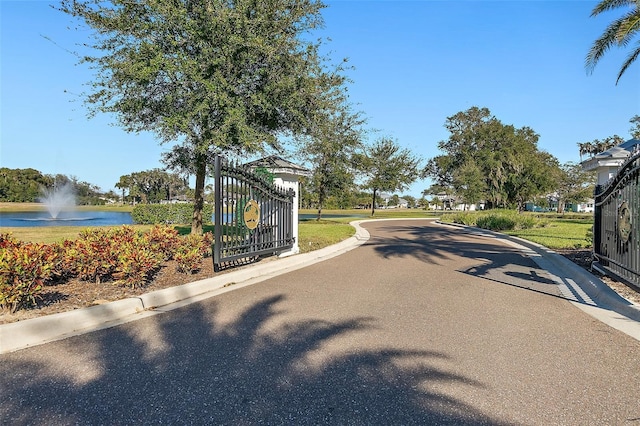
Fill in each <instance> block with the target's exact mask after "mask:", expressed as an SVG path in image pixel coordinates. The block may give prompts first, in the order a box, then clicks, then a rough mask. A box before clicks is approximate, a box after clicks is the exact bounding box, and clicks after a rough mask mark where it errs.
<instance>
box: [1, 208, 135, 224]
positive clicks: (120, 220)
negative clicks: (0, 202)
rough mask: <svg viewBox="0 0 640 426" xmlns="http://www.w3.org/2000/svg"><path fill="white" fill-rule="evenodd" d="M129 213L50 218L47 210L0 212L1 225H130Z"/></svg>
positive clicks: (68, 214) (64, 214) (71, 214)
mask: <svg viewBox="0 0 640 426" xmlns="http://www.w3.org/2000/svg"><path fill="white" fill-rule="evenodd" d="M132 224H133V219H131V213H127V212H104V211H72V212H61V213H60V215H59V216H58V218H57V219H52V218H51V217H50V216H49V214H48V213H47V212H23V213H0V228H2V227H20V228H24V227H35V226H106V225H116V226H117V225H132Z"/></svg>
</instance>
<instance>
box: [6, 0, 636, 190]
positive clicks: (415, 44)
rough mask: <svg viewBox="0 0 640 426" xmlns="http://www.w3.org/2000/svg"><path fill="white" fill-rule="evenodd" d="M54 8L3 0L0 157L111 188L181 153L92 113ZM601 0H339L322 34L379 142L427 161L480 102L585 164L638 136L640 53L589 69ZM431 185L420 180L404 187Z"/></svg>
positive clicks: (72, 37)
mask: <svg viewBox="0 0 640 426" xmlns="http://www.w3.org/2000/svg"><path fill="white" fill-rule="evenodd" d="M50 4H51V2H49V1H24V0H23V1H5V0H0V18H1V21H0V24H1V25H0V26H1V46H0V47H1V53H0V55H1V56H0V75H1V80H0V84H1V86H0V114H1V115H0V165H1V166H2V167H9V168H28V167H31V168H34V169H37V170H40V171H41V172H43V173H45V174H56V173H62V174H66V175H69V176H75V177H77V178H78V179H79V180H82V181H86V182H90V183H92V184H96V185H98V186H100V187H101V188H102V189H103V190H105V191H108V190H110V189H113V187H114V185H115V183H116V182H117V181H118V180H119V178H120V176H122V175H126V174H130V173H132V172H137V171H142V170H148V169H152V168H155V167H162V164H161V163H160V155H161V153H162V152H164V151H166V150H168V149H169V147H168V146H161V145H159V144H158V143H157V139H156V138H155V137H154V136H153V135H152V134H139V135H135V134H128V133H126V132H124V131H123V130H122V129H120V128H119V127H117V126H113V125H112V123H114V122H115V120H114V118H113V117H109V116H104V115H102V116H98V117H96V118H92V119H88V118H87V110H86V109H85V107H84V105H83V104H82V102H81V100H80V99H79V98H78V96H77V94H79V93H82V92H83V91H85V87H84V84H85V83H87V82H88V81H90V79H91V73H90V71H89V70H87V69H86V68H85V67H83V66H79V65H76V62H77V60H76V58H75V57H74V56H73V55H71V54H70V53H68V51H67V50H76V47H75V45H76V44H77V43H82V42H83V41H85V40H86V37H87V36H88V34H87V32H86V31H75V30H73V29H69V28H68V27H69V26H70V25H71V24H72V21H71V20H70V18H69V17H68V16H66V15H64V14H62V13H60V12H57V11H55V10H53V9H52V8H51V7H50V6H49V5H50ZM595 4H596V2H593V1H583V0H576V1H570V0H564V1H551V0H549V1H545V0H537V1H535V0H533V1H521V0H511V1H485V0H477V1H473V0H468V1H427V0H423V1H356V0H334V1H328V2H327V5H328V7H327V8H326V9H325V10H324V12H323V15H324V17H325V28H324V30H323V31H322V32H321V35H323V36H325V37H330V38H331V42H330V43H329V45H328V48H329V50H330V51H331V54H332V55H333V56H335V58H336V60H338V59H341V58H343V57H347V58H349V62H350V64H351V65H353V66H354V67H355V70H353V71H351V72H349V76H350V77H351V78H352V80H353V84H351V85H350V87H349V93H350V96H351V100H352V102H353V103H354V104H356V108H357V109H359V110H361V111H363V112H364V114H365V115H366V116H367V117H368V119H369V123H368V127H370V128H372V129H377V130H378V132H377V133H374V134H372V136H371V138H372V139H375V138H376V137H380V136H388V137H392V138H394V139H396V140H397V141H398V142H399V143H400V144H401V145H402V146H405V147H407V148H409V149H411V150H412V151H413V152H415V154H417V155H419V156H420V157H422V158H424V159H425V160H426V159H428V158H431V157H433V156H435V155H438V154H439V152H438V149H437V143H438V142H439V141H441V140H444V139H447V137H448V133H447V132H446V130H445V129H444V127H443V126H444V123H445V121H446V118H447V117H448V116H451V115H454V114H455V113H457V112H460V111H464V110H467V109H468V108H470V107H472V106H479V107H487V108H489V110H491V112H492V113H493V114H494V115H495V116H496V117H497V118H498V119H500V120H501V121H502V122H503V123H505V124H513V125H514V126H516V127H523V126H528V127H531V128H532V129H533V130H534V131H536V132H537V133H538V134H539V135H540V140H539V143H538V145H539V148H540V149H543V150H546V151H548V152H550V153H551V154H553V155H554V156H556V157H557V158H558V159H559V160H560V161H561V162H567V161H578V160H579V156H578V150H577V145H576V144H577V143H578V142H588V141H592V140H594V139H602V138H605V137H608V136H612V135H614V134H618V135H620V136H622V137H623V138H625V139H626V138H628V137H629V129H630V127H631V124H630V123H629V119H630V118H631V117H632V116H634V115H636V114H640V61H639V62H637V63H636V64H634V65H633V66H632V67H631V68H630V69H629V70H628V71H627V73H626V74H625V75H624V76H623V77H622V79H621V81H620V82H619V83H618V85H617V86H616V85H615V80H616V76H617V73H618V69H619V67H620V65H621V63H622V61H623V59H624V57H625V56H626V54H627V53H628V51H624V50H612V51H611V52H609V54H608V55H607V56H606V57H605V58H604V59H603V60H602V61H601V63H600V64H599V65H598V66H597V67H596V69H595V71H594V73H593V74H591V75H588V74H587V72H586V71H585V68H584V58H585V55H586V53H587V51H588V49H589V47H590V45H591V43H592V42H593V40H595V39H596V38H597V37H598V36H599V35H600V34H601V33H602V31H603V30H604V28H605V27H606V25H607V24H608V23H609V22H610V21H612V20H613V19H615V18H616V17H618V16H619V14H620V13H619V12H612V13H608V14H605V15H603V16H602V17H598V18H590V17H589V15H590V12H591V9H592V8H593V7H594V5H595ZM319 35H320V34H319ZM51 40H53V42H52V41H51ZM54 42H55V43H54ZM428 186H429V182H426V181H420V182H417V183H416V184H414V185H413V186H412V187H411V188H410V189H409V190H408V191H405V194H410V195H414V196H419V195H420V193H421V191H422V190H423V189H425V188H427V187H428Z"/></svg>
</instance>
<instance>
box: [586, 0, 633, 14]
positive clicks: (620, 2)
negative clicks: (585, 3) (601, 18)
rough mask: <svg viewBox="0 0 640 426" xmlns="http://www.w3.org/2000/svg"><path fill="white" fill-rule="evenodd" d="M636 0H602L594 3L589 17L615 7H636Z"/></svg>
mask: <svg viewBox="0 0 640 426" xmlns="http://www.w3.org/2000/svg"><path fill="white" fill-rule="evenodd" d="M638 3H640V2H639V1H638V0H603V1H601V2H600V3H598V4H597V5H596V7H594V8H593V10H592V11H591V17H594V16H597V15H599V14H601V13H602V12H606V11H609V10H613V9H617V8H619V7H624V6H631V7H633V6H636V8H637V7H638Z"/></svg>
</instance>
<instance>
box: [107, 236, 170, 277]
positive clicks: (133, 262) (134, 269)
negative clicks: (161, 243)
mask: <svg viewBox="0 0 640 426" xmlns="http://www.w3.org/2000/svg"><path fill="white" fill-rule="evenodd" d="M161 265H162V255H161V254H160V253H158V252H154V251H153V250H152V249H151V248H149V247H145V246H144V245H143V244H139V242H131V243H129V244H127V245H125V246H123V247H122V248H121V250H120V255H119V256H118V262H117V264H116V267H115V270H114V272H113V278H114V279H115V280H116V282H117V283H118V284H123V285H127V286H131V287H136V286H138V285H142V284H144V283H145V282H147V280H148V279H149V277H150V276H151V275H152V274H153V273H154V272H155V271H157V270H158V269H159V268H160V266H161Z"/></svg>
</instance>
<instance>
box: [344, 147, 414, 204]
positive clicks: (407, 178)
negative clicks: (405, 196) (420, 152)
mask: <svg viewBox="0 0 640 426" xmlns="http://www.w3.org/2000/svg"><path fill="white" fill-rule="evenodd" d="M357 161H358V163H359V167H360V170H361V173H362V174H363V176H364V182H363V185H362V187H363V188H364V189H370V190H371V191H372V199H371V200H372V201H371V215H372V216H373V215H374V214H375V211H376V198H377V196H378V193H379V192H381V191H386V192H395V191H403V190H404V189H406V188H407V187H408V186H409V185H411V184H412V183H413V182H415V181H416V179H417V178H418V175H419V166H420V159H419V158H418V157H416V156H415V155H414V154H413V153H412V152H411V151H410V150H409V149H403V148H401V147H400V145H399V144H398V143H397V142H396V141H394V140H393V139H390V138H387V137H383V138H380V139H378V140H376V141H375V142H374V143H373V144H372V145H371V146H369V147H365V149H364V153H363V154H360V155H359V156H358V157H357Z"/></svg>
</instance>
